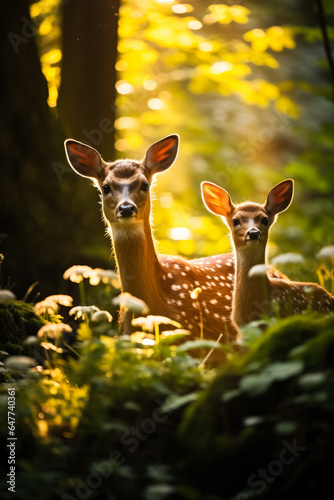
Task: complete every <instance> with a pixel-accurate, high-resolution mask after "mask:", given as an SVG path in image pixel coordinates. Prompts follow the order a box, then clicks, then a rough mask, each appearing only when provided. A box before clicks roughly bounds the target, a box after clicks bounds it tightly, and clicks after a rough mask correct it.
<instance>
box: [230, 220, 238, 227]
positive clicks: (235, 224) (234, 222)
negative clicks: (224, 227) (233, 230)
mask: <svg viewBox="0 0 334 500" xmlns="http://www.w3.org/2000/svg"><path fill="white" fill-rule="evenodd" d="M232 224H233V226H234V227H236V226H239V224H240V220H239V219H233V220H232Z"/></svg>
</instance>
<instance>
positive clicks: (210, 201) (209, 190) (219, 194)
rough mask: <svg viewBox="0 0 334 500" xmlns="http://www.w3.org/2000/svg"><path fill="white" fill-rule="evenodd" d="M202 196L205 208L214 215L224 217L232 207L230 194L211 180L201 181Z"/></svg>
mask: <svg viewBox="0 0 334 500" xmlns="http://www.w3.org/2000/svg"><path fill="white" fill-rule="evenodd" d="M201 189H202V198H203V201H204V205H205V206H206V208H207V209H208V210H209V211H210V212H212V213H213V214H215V215H221V216H222V217H226V216H227V215H229V214H230V213H231V212H232V210H233V209H234V205H233V203H232V201H231V198H230V195H229V194H228V192H227V191H225V189H223V188H221V187H219V186H217V185H216V184H213V183H212V182H202V184H201Z"/></svg>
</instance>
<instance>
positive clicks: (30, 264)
mask: <svg viewBox="0 0 334 500" xmlns="http://www.w3.org/2000/svg"><path fill="white" fill-rule="evenodd" d="M36 31H37V29H36V27H35V26H34V25H33V23H32V22H31V19H30V14H29V1H28V0H17V1H16V2H1V3H0V35H1V39H0V44H1V50H0V65H1V73H2V76H1V81H0V109H1V114H0V165H1V182H0V252H1V253H3V254H4V256H5V260H4V262H3V264H2V271H3V278H4V279H3V286H5V285H6V284H7V278H8V276H10V277H11V283H12V284H14V283H15V284H16V286H15V287H14V292H15V293H16V295H17V296H18V297H20V298H21V297H22V296H23V294H24V293H25V291H26V290H27V288H28V287H29V286H30V285H31V284H32V283H34V282H35V281H39V282H40V286H39V288H38V290H39V291H40V292H41V294H42V295H45V294H47V293H57V292H58V291H60V289H61V286H64V285H63V280H62V274H63V272H64V270H65V269H66V268H67V267H69V266H71V265H73V264H81V263H88V264H91V265H92V264H93V263H96V264H97V265H98V264H100V267H101V263H102V262H101V261H104V259H97V258H96V255H97V254H98V253H100V256H101V252H100V250H97V247H101V249H102V252H104V254H103V255H104V257H105V260H106V261H107V260H108V256H109V245H108V243H106V241H105V239H104V235H103V233H104V228H103V224H102V222H101V216H100V213H99V209H98V203H97V202H98V197H97V193H95V192H94V190H93V189H87V186H86V183H85V181H84V179H80V178H79V177H78V176H77V175H75V173H74V172H72V171H71V169H70V167H69V166H68V165H67V162H66V159H65V154H64V147H63V140H64V134H63V131H62V128H61V126H60V124H59V122H58V120H57V119H56V117H55V115H54V114H53V113H51V112H50V109H49V107H48V105H47V96H48V91H47V84H46V81H45V78H44V75H43V73H42V71H41V67H40V61H39V56H38V52H37V46H36V41H35V37H34V34H35V32H36ZM91 102H93V101H91ZM83 207H84V209H83ZM87 256H89V257H90V261H89V258H87ZM92 256H95V258H94V257H92ZM94 261H95V262H94ZM97 261H98V262H97ZM104 262H105V261H104Z"/></svg>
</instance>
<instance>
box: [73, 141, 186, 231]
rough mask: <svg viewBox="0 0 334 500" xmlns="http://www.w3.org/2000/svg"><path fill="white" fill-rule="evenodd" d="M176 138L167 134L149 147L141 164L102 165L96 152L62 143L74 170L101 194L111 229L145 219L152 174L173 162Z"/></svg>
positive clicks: (79, 145)
mask: <svg viewBox="0 0 334 500" xmlns="http://www.w3.org/2000/svg"><path fill="white" fill-rule="evenodd" d="M178 146H179V136H178V135H176V134H175V135H169V136H168V137H165V138H164V139H161V140H160V141H158V142H155V143H154V144H152V145H151V146H150V147H149V148H148V150H147V152H146V155H145V157H144V159H143V160H142V161H141V162H138V161H135V160H119V161H115V162H113V163H109V162H105V161H104V160H103V159H102V158H101V156H100V154H99V153H98V151H96V149H94V148H92V147H91V146H87V145H86V144H83V143H81V142H78V141H75V140H73V139H67V140H66V141H65V151H66V156H67V160H68V162H69V164H70V165H71V167H72V168H73V170H74V171H75V172H76V173H78V174H79V175H81V176H83V177H88V178H90V179H93V180H94V183H95V184H96V186H97V187H98V188H99V189H100V191H101V196H102V207H103V213H104V215H105V217H106V219H107V221H108V222H109V223H110V225H111V226H113V225H115V224H122V225H124V224H131V223H134V222H139V221H143V220H144V219H148V217H149V214H150V196H149V191H150V185H151V182H152V180H153V177H154V175H155V174H158V173H160V172H163V171H164V170H167V169H168V168H169V167H171V166H172V164H173V163H174V161H175V159H176V156H177V153H178Z"/></svg>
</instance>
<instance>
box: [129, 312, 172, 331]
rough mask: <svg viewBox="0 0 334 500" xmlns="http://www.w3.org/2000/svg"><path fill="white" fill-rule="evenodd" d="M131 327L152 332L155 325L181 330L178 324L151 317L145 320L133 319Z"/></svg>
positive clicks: (158, 317)
mask: <svg viewBox="0 0 334 500" xmlns="http://www.w3.org/2000/svg"><path fill="white" fill-rule="evenodd" d="M131 324H132V325H133V326H141V327H142V328H143V329H144V330H146V331H149V332H153V331H154V326H155V325H173V326H175V327H176V328H181V325H180V323H178V322H177V321H173V320H172V319H170V318H166V317H165V316H153V315H149V316H146V318H135V319H133V320H132V321H131Z"/></svg>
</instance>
